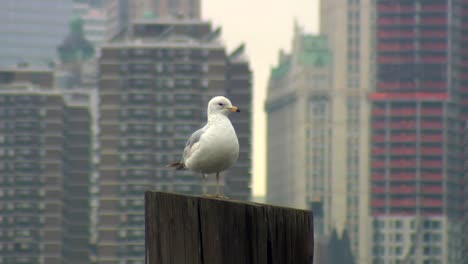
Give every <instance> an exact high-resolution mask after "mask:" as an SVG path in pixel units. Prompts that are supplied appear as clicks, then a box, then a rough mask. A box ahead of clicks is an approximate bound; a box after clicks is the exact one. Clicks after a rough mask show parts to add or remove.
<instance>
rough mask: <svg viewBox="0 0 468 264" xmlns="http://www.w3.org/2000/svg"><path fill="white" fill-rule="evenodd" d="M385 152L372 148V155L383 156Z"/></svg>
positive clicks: (381, 149) (382, 149) (383, 149)
mask: <svg viewBox="0 0 468 264" xmlns="http://www.w3.org/2000/svg"><path fill="white" fill-rule="evenodd" d="M385 152H386V150H385V148H382V147H374V148H372V154H373V155H384V154H385Z"/></svg>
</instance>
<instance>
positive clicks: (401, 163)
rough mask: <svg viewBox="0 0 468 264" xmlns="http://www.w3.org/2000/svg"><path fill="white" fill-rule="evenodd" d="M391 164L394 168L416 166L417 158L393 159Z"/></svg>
mask: <svg viewBox="0 0 468 264" xmlns="http://www.w3.org/2000/svg"><path fill="white" fill-rule="evenodd" d="M390 164H391V166H392V167H393V168H414V167H416V160H414V159H400V160H392V161H391V162H390Z"/></svg>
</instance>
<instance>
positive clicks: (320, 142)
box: [265, 26, 331, 208]
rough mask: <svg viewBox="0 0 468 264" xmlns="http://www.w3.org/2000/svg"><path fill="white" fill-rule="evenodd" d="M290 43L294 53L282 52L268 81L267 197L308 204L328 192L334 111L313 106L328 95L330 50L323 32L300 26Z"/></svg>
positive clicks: (293, 204)
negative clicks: (318, 33)
mask: <svg viewBox="0 0 468 264" xmlns="http://www.w3.org/2000/svg"><path fill="white" fill-rule="evenodd" d="M292 47H293V48H292V51H291V54H285V53H283V52H280V54H279V62H278V65H277V66H276V67H275V68H273V69H272V71H271V75H270V81H269V85H268V96H267V101H266V104H265V110H266V112H267V124H268V129H267V153H268V157H267V175H268V178H267V197H266V200H267V202H268V203H272V204H278V205H285V206H291V207H299V208H308V204H309V202H312V201H313V200H315V199H324V200H326V201H325V203H328V198H326V197H329V193H328V191H329V187H328V185H329V184H327V182H326V181H327V179H326V177H325V175H326V174H327V173H328V171H329V169H330V166H329V160H328V158H327V157H329V156H330V153H329V152H328V148H327V147H326V146H325V145H326V139H325V137H328V130H329V128H328V127H327V125H326V124H327V123H328V120H329V118H330V117H329V112H328V111H326V110H325V109H322V110H314V108H317V107H320V106H324V105H325V104H326V101H327V98H328V96H327V95H328V93H329V91H330V78H331V76H330V62H331V54H330V51H329V49H328V42H327V39H326V38H325V37H324V36H314V35H309V34H305V33H303V32H302V30H301V29H300V28H299V27H298V26H296V27H295V34H294V39H293V44H292ZM317 101H318V103H317ZM321 102H324V103H321ZM324 108H326V107H324ZM314 115H316V117H315V116H314ZM320 122H321V123H320ZM319 152H320V153H319ZM312 170H315V171H316V172H315V173H314V172H313V171H312ZM313 175H314V176H313ZM313 195H315V196H313Z"/></svg>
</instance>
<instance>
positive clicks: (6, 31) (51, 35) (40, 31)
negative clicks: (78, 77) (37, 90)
mask: <svg viewBox="0 0 468 264" xmlns="http://www.w3.org/2000/svg"><path fill="white" fill-rule="evenodd" d="M1 4H2V6H1V8H0V35H1V36H2V39H1V41H0V66H14V65H17V64H18V63H21V62H27V63H29V64H31V65H42V66H45V65H47V64H48V63H49V62H50V61H55V59H56V58H57V52H56V49H57V46H58V45H59V44H60V42H61V41H62V40H63V39H64V38H65V36H66V34H67V32H68V22H69V21H70V18H71V12H72V0H43V1H36V0H23V1H15V0H4V1H2V3H1ZM38 10H41V12H38Z"/></svg>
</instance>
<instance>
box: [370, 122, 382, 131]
mask: <svg viewBox="0 0 468 264" xmlns="http://www.w3.org/2000/svg"><path fill="white" fill-rule="evenodd" d="M372 128H373V129H376V130H378V129H385V122H373V123H372Z"/></svg>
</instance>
